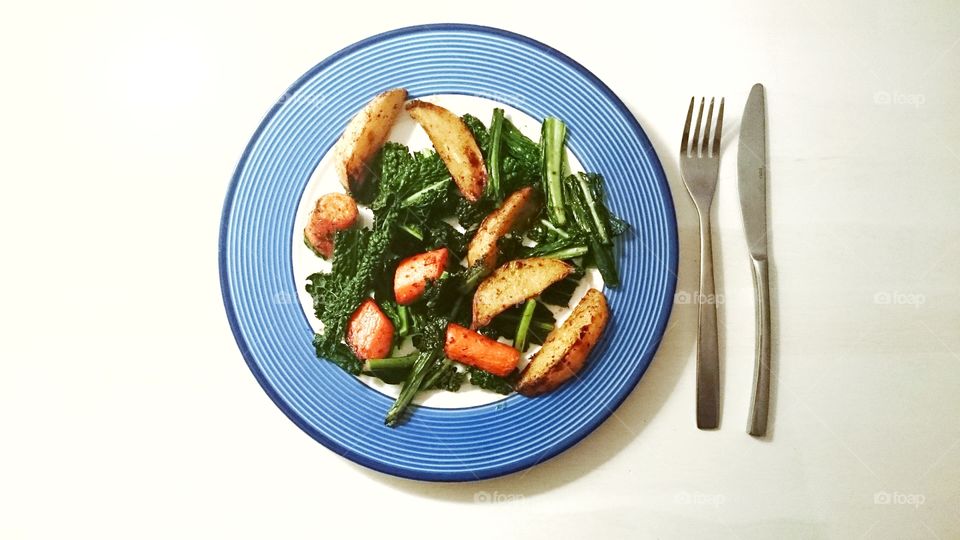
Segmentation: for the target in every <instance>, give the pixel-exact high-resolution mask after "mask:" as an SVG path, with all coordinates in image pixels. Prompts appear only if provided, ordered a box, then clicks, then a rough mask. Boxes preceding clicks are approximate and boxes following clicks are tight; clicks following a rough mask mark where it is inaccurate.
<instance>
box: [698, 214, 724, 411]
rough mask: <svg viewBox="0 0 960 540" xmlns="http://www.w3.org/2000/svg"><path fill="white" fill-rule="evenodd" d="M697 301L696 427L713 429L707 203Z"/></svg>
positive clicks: (716, 373) (716, 372)
mask: <svg viewBox="0 0 960 540" xmlns="http://www.w3.org/2000/svg"><path fill="white" fill-rule="evenodd" d="M697 304H698V308H699V309H698V313H699V315H698V324H697V332H698V335H697V427H698V428H699V429H716V428H717V426H718V425H719V424H720V345H719V342H718V339H717V296H716V291H715V288H714V283H713V237H712V233H711V231H710V209H709V207H707V208H706V209H705V211H702V212H700V294H699V295H697Z"/></svg>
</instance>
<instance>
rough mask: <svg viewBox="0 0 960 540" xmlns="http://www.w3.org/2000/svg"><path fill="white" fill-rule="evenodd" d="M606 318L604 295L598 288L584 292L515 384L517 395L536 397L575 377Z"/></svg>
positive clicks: (607, 311)
mask: <svg viewBox="0 0 960 540" xmlns="http://www.w3.org/2000/svg"><path fill="white" fill-rule="evenodd" d="M609 317H610V311H609V310H608V309H607V299H606V297H604V296H603V293H602V292H600V291H598V290H597V289H590V290H589V291H587V294H586V295H584V297H583V299H582V300H580V303H579V304H577V307H576V308H574V310H573V312H572V313H571V314H570V316H569V317H568V318H567V320H566V321H564V322H563V324H562V325H560V326H558V327H557V328H554V329H553V331H552V332H550V335H548V336H547V339H546V341H544V342H543V346H542V347H541V348H540V350H539V351H537V353H536V354H535V355H533V358H531V359H530V362H529V363H528V364H527V367H525V368H524V370H523V373H521V375H520V380H519V381H518V382H517V386H516V390H517V392H519V393H520V394H523V395H524V396H528V397H533V396H538V395H540V394H543V393H545V392H549V391H551V390H553V389H555V388H557V387H558V386H560V385H561V384H563V383H564V382H566V381H567V380H568V379H570V378H571V377H573V376H574V375H576V373H577V372H578V371H580V369H581V368H582V367H583V365H584V364H585V363H586V361H587V356H588V355H589V354H590V350H591V349H593V346H594V345H596V343H597V341H598V340H599V339H600V336H601V335H602V334H603V329H604V327H606V325H607V319H608V318H609Z"/></svg>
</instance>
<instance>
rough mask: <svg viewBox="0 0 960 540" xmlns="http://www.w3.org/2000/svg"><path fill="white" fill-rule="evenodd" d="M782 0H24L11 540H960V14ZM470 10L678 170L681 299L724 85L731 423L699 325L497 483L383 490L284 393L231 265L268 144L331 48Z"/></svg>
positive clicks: (8, 170)
mask: <svg viewBox="0 0 960 540" xmlns="http://www.w3.org/2000/svg"><path fill="white" fill-rule="evenodd" d="M781 4H782V3H780V2H761V1H756V2H746V1H744V2H726V3H721V2H706V3H703V4H699V5H694V4H689V3H687V2H660V3H658V5H657V6H646V7H637V8H634V10H633V11H624V10H623V9H622V8H621V7H615V5H614V4H607V3H604V2H589V3H582V4H579V5H577V7H576V8H575V9H568V8H564V7H561V6H559V5H556V4H551V5H546V6H544V7H533V6H526V5H525V3H523V2H518V1H516V0H514V1H510V2H496V1H489V0H488V1H486V2H482V3H477V4H472V5H463V4H454V3H441V2H432V3H430V5H427V4H426V3H423V4H421V3H418V2H407V3H398V4H389V5H388V4H375V3H373V2H363V3H356V2H355V3H347V4H344V5H340V6H339V7H337V8H335V9H332V10H331V9H329V8H325V7H323V6H324V3H322V2H316V1H314V2H302V3H285V2H270V3H264V4H262V5H260V6H259V7H251V6H247V5H239V3H222V4H202V3H198V2H194V1H190V2H184V1H178V0H173V1H169V2H163V3H158V4H156V5H154V6H153V7H131V6H129V5H127V3H123V2H115V3H109V2H93V3H62V4H56V5H55V4H40V3H35V4H30V3H18V4H15V5H11V6H8V7H7V8H6V9H5V13H6V15H5V16H4V17H3V20H2V22H0V29H2V31H0V44H2V47H0V50H2V52H0V55H2V57H3V65H4V68H5V69H4V71H5V72H6V76H5V77H4V83H3V85H2V90H0V92H2V93H3V99H2V101H0V102H2V109H3V110H2V113H3V114H2V116H0V118H2V125H3V129H2V130H0V153H2V155H3V164H4V170H5V173H4V175H3V176H4V178H3V196H2V197H0V231H2V233H0V234H2V235H3V244H4V252H5V256H4V258H3V264H2V266H0V272H2V275H3V279H2V280H0V292H2V296H0V299H2V300H0V301H2V305H3V310H2V312H0V313H2V314H0V317H2V329H3V330H2V336H3V337H2V339H0V359H2V375H0V426H2V441H3V442H2V446H0V447H2V452H0V537H2V538H178V537H183V538H187V537H193V538H216V537H221V538H228V537H229V538H241V537H251V538H354V537H358V535H359V536H360V537H364V538H366V537H370V538H374V537H383V538H394V537H405V536H410V535H411V534H412V533H420V534H421V535H423V534H429V533H434V534H450V535H455V537H478V538H492V537H524V538H574V537H586V536H587V535H589V537H591V538H594V537H596V538H614V537H631V538H843V539H846V538H854V539H855V538H940V539H949V538H960V422H958V421H957V415H958V413H960V333H958V330H960V324H958V323H960V296H958V293H960V271H958V269H960V243H958V233H960V215H958V212H957V204H958V203H960V105H958V104H960V85H958V74H960V4H957V3H956V2H952V1H942V2H914V3H896V2H862V3H856V4H857V5H853V4H854V3H851V4H850V5H849V7H845V6H842V5H841V4H843V3H842V2H826V1H823V2H819V1H818V2H805V3H803V5H802V6H797V7H786V6H783V5H781ZM585 6H589V7H585ZM617 6H619V4H618V5H617ZM442 21H452V22H473V23H479V24H488V25H494V26H500V27H504V28H506V29H509V30H513V31H516V32H520V33H523V34H526V35H528V36H530V37H533V38H535V39H539V40H541V41H544V42H546V43H547V44H549V45H552V46H554V47H556V48H559V49H560V50H562V51H563V52H565V53H567V54H568V55H570V56H572V57H573V58H574V59H576V60H577V61H579V62H581V63H582V64H584V65H585V66H587V67H588V68H590V69H591V70H592V71H593V72H594V73H596V74H597V75H598V76H599V77H600V78H601V79H603V80H604V81H605V82H606V83H607V84H608V85H609V86H610V87H611V88H613V90H614V91H615V92H616V93H617V94H619V95H620V96H621V97H622V98H623V99H624V101H625V102H626V103H627V104H628V105H629V106H630V107H631V109H632V110H633V111H634V112H635V114H636V115H637V117H638V118H639V120H640V122H641V123H642V124H643V126H644V127H645V129H646V130H647V133H648V134H649V135H650V137H651V139H652V140H653V142H654V145H655V147H656V149H657V151H658V152H659V154H660V156H661V158H662V159H663V160H664V167H665V168H666V171H667V174H668V176H669V177H670V183H671V186H672V188H673V192H674V200H675V203H676V206H677V213H678V219H679V230H680V245H681V251H682V254H681V262H682V264H681V266H680V273H679V290H680V291H688V292H692V291H694V290H695V287H696V285H695V282H696V272H697V271H696V268H697V231H696V218H695V213H694V210H693V207H692V205H691V203H690V201H689V199H688V198H687V195H686V193H685V191H684V190H683V188H682V185H681V183H680V177H679V172H678V167H677V162H676V157H675V156H676V155H677V153H678V147H679V135H680V129H681V127H682V126H681V124H682V120H683V116H684V114H685V111H686V105H687V100H688V99H689V97H690V96H691V95H693V94H697V95H702V94H707V95H723V96H726V98H727V114H728V116H727V121H726V124H725V127H726V130H725V134H724V146H725V148H726V152H725V154H724V156H723V163H722V168H721V180H720V187H719V193H718V198H717V201H716V206H715V211H714V215H713V219H714V227H715V231H716V233H715V234H716V237H715V249H716V255H715V257H716V269H717V284H718V289H719V291H721V294H722V295H723V300H724V302H723V304H722V305H721V309H720V321H721V334H720V335H721V354H722V359H723V364H724V365H723V396H724V399H723V421H722V427H721V429H720V430H719V431H716V432H700V431H697V429H696V428H695V426H694V412H693V406H694V335H695V334H694V332H695V327H696V310H695V307H694V306H693V305H691V304H686V305H677V306H676V308H675V309H674V311H673V314H672V316H671V319H670V323H669V329H668V331H667V333H666V336H665V339H664V341H663V344H662V346H661V348H660V350H659V352H658V353H657V355H656V358H655V360H654V362H653V365H652V366H651V368H650V369H649V371H648V372H647V374H646V375H645V376H644V378H643V379H642V381H641V382H640V384H639V385H638V386H637V388H636V390H635V391H634V392H633V393H632V394H631V396H630V397H629V398H628V399H627V400H626V402H625V403H624V404H623V406H622V407H620V409H618V410H617V412H616V416H615V417H613V418H611V419H610V420H608V421H607V422H606V423H605V424H603V425H602V426H601V427H600V428H599V429H597V430H596V431H595V432H594V433H593V434H592V435H591V436H589V437H588V438H587V439H585V440H584V441H583V442H582V443H580V444H579V445H577V446H576V447H574V448H573V449H571V450H569V451H567V452H565V453H564V454H562V455H560V456H559V457H557V458H555V459H553V460H551V461H549V462H547V463H544V464H542V465H539V466H537V467H535V468H532V469H530V470H528V471H525V472H522V473H518V474H515V475H512V476H509V477H505V478H500V479H496V480H491V481H485V482H482V483H472V484H459V485H442V484H429V483H418V482H412V481H406V480H400V479H396V478H392V477H388V476H384V475H382V474H379V473H375V472H372V471H367V470H365V469H363V468H361V467H359V466H356V465H354V464H352V463H351V462H349V461H346V460H345V459H343V458H340V457H339V456H337V455H335V454H334V453H332V452H330V451H328V450H326V449H325V448H324V447H322V446H321V445H319V444H318V443H316V442H315V441H313V440H312V439H311V438H310V437H308V436H307V435H305V434H304V433H302V432H301V431H300V430H299V429H298V428H296V427H295V426H294V425H293V424H292V423H291V422H290V421H288V420H287V419H286V418H285V417H284V415H283V414H282V413H281V412H280V411H279V410H278V409H277V408H276V407H275V406H274V404H273V403H272V402H271V401H270V400H269V399H268V397H267V396H266V394H264V392H263V391H262V390H261V389H260V387H259V386H258V385H257V383H256V382H255V380H254V378H253V376H252V375H251V374H250V372H249V370H248V369H247V367H246V366H245V364H244V362H243V359H242V358H241V356H240V353H239V352H238V350H237V348H236V346H235V343H234V340H233V337H232V335H231V333H230V330H229V328H228V325H227V322H226V317H225V316H224V312H223V307H222V304H221V299H220V289H219V284H218V277H217V276H218V274H217V258H216V249H217V235H218V232H219V231H218V225H219V219H220V208H221V204H222V202H223V197H224V194H225V192H226V188H227V184H228V182H229V179H230V176H231V173H232V172H233V168H234V166H235V164H236V162H237V159H238V158H239V156H240V153H241V152H242V150H243V147H244V145H245V144H246V142H247V140H248V138H249V137H250V135H251V134H252V132H253V131H254V129H255V128H256V126H257V124H258V122H259V121H260V119H261V117H262V115H263V114H264V113H265V112H266V110H267V109H268V108H269V107H270V106H271V104H272V103H273V102H274V100H276V99H277V97H278V96H280V95H281V94H282V92H283V91H284V89H285V88H286V87H287V85H288V84H289V83H291V82H292V81H293V80H295V79H296V78H297V77H298V76H299V75H300V74H301V73H303V72H304V71H306V70H307V69H309V68H310V67H311V66H313V65H314V64H315V63H317V62H319V61H320V60H322V59H323V58H324V57H326V56H327V55H329V54H330V53H332V52H334V51H336V50H338V49H340V48H341V47H344V46H346V45H348V44H350V43H352V42H354V41H356V40H358V39H361V38H364V37H366V36H368V35H371V34H374V33H377V32H380V31H384V30H387V29H391V28H395V27H400V26H406V25H411V24H419V23H424V22H442ZM757 81H762V82H763V83H765V84H766V86H767V90H768V104H769V125H770V141H771V148H770V152H771V160H770V161H771V163H770V174H771V186H770V195H769V198H770V212H771V223H772V232H771V241H772V245H771V250H772V257H773V267H774V271H773V283H774V291H775V292H774V314H775V327H776V331H777V336H778V339H777V340H776V342H775V344H774V354H775V358H776V362H777V371H776V380H775V392H776V398H775V407H774V413H773V417H774V420H773V422H774V428H773V430H772V435H771V436H770V437H769V440H766V441H757V440H754V439H752V438H750V437H749V436H747V435H746V433H745V432H744V428H745V425H746V419H747V405H748V400H749V384H750V380H751V376H752V370H753V325H754V321H753V297H752V294H753V292H752V284H751V278H750V272H749V266H748V263H747V256H746V250H745V243H744V238H743V233H742V226H741V220H740V211H739V204H738V200H737V189H736V140H737V134H738V124H739V117H740V113H741V111H742V107H743V104H744V101H745V99H746V96H747V93H748V91H749V89H750V86H751V85H752V84H753V83H754V82H757Z"/></svg>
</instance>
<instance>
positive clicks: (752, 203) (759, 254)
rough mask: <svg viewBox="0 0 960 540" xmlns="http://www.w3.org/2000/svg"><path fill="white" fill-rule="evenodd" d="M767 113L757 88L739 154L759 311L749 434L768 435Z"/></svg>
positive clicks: (759, 86)
mask: <svg viewBox="0 0 960 540" xmlns="http://www.w3.org/2000/svg"><path fill="white" fill-rule="evenodd" d="M766 114H767V107H766V96H765V92H764V88H763V85H762V84H759V83H758V84H755V85H753V88H752V89H751V90H750V97H749V98H748V99H747V105H746V107H744V110H743V118H742V120H741V121H740V146H739V150H738V154H737V173H738V176H739V181H738V187H739V191H740V210H741V212H742V214H743V229H744V232H745V233H746V236H747V247H748V248H749V250H750V262H751V266H752V268H753V287H754V293H755V300H756V303H755V306H756V320H757V325H756V351H755V353H756V358H755V363H754V373H753V392H752V397H751V404H750V420H749V422H748V425H747V432H748V433H749V434H750V435H753V436H755V437H762V436H764V435H765V434H766V432H767V416H768V414H769V408H770V281H769V273H768V269H767V265H768V258H767V120H766Z"/></svg>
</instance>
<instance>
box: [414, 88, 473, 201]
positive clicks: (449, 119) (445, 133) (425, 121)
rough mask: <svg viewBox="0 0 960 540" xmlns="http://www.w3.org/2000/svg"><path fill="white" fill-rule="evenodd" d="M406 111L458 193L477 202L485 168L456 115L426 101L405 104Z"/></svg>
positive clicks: (461, 121) (470, 136)
mask: <svg viewBox="0 0 960 540" xmlns="http://www.w3.org/2000/svg"><path fill="white" fill-rule="evenodd" d="M407 112H408V113H410V116H412V117H413V119H414V120H416V121H417V123H418V124H420V125H421V126H423V130H424V131H426V132H427V135H428V136H429V137H430V142H432V143H433V147H434V148H436V149H437V153H438V154H440V159H442V160H443V162H444V164H446V166H447V169H449V170H450V174H451V175H453V181H454V182H456V183H457V187H458V188H460V193H462V194H463V196H464V197H465V198H466V199H467V200H468V201H470V202H477V201H478V200H479V199H480V196H481V195H483V188H484V186H486V185H487V167H486V165H484V163H483V154H481V153H480V147H479V146H477V141H475V140H474V139H473V133H471V132H470V130H469V129H468V128H467V125H466V124H464V123H463V120H461V119H460V117H459V116H457V115H455V114H453V113H452V112H450V111H448V110H447V109H444V108H443V107H441V106H439V105H434V104H433V103H428V102H426V101H420V100H416V99H415V100H413V101H411V102H410V103H407Z"/></svg>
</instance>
